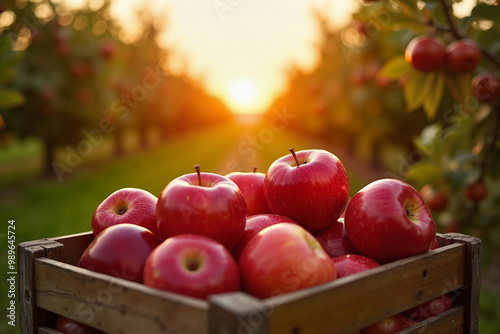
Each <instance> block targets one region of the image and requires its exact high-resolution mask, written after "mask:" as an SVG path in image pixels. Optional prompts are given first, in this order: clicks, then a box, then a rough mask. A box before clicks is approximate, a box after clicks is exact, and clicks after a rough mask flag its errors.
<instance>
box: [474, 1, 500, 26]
mask: <svg viewBox="0 0 500 334" xmlns="http://www.w3.org/2000/svg"><path fill="white" fill-rule="evenodd" d="M470 16H471V17H474V18H476V19H486V20H492V21H497V22H499V21H500V7H499V6H497V5H488V4H486V3H484V2H481V3H478V4H477V5H476V6H474V8H473V9H472V11H471V14H470Z"/></svg>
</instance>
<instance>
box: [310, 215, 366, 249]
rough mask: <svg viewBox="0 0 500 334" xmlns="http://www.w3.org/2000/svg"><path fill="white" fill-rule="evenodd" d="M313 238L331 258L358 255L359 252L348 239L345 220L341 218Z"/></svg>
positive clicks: (316, 233)
mask: <svg viewBox="0 0 500 334" xmlns="http://www.w3.org/2000/svg"><path fill="white" fill-rule="evenodd" d="M313 236H314V237H315V238H316V239H317V240H318V242H319V243H320V244H321V246H322V247H323V249H324V250H325V251H326V252H327V253H328V255H330V257H331V258H334V257H337V256H341V255H345V254H358V251H357V250H356V249H355V248H354V246H353V245H352V244H351V242H350V241H349V238H348V237H347V234H346V232H345V224H344V219H343V218H339V220H337V221H336V222H334V223H333V224H332V225H330V226H328V227H327V228H325V229H323V230H320V231H317V232H314V233H313Z"/></svg>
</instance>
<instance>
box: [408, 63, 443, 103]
mask: <svg viewBox="0 0 500 334" xmlns="http://www.w3.org/2000/svg"><path fill="white" fill-rule="evenodd" d="M435 75H436V74H435V73H434V72H429V73H427V72H420V71H417V70H413V69H412V71H411V72H410V73H409V74H408V80H407V81H406V84H405V87H404V91H403V93H404V98H405V102H406V108H407V110H408V111H412V110H416V109H418V108H419V107H421V106H422V104H423V103H424V100H425V99H426V97H427V96H428V95H429V92H430V88H431V86H432V82H433V81H434V76H435Z"/></svg>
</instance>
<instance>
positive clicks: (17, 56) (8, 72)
mask: <svg viewBox="0 0 500 334" xmlns="http://www.w3.org/2000/svg"><path fill="white" fill-rule="evenodd" d="M21 59H22V53H20V52H14V51H12V43H11V42H10V39H9V38H8V37H7V36H6V35H0V109H9V108H14V107H17V106H19V105H22V104H24V103H25V102H26V99H25V97H24V95H23V94H22V93H21V92H19V91H18V90H16V89H13V88H10V87H6V86H5V85H6V84H8V83H9V82H10V81H12V80H13V79H14V77H15V75H16V66H17V64H18V63H19V62H20V61H21ZM5 126H6V125H5V121H4V119H3V117H2V115H0V141H1V142H2V143H6V141H7V137H4V134H3V132H2V129H4V128H5Z"/></svg>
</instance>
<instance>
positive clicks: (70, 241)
mask: <svg viewBox="0 0 500 334" xmlns="http://www.w3.org/2000/svg"><path fill="white" fill-rule="evenodd" d="M52 240H54V241H56V242H59V243H60V244H62V245H63V246H64V261H63V262H64V263H68V264H73V265H77V264H78V261H79V260H80V257H81V256H82V254H83V252H84V251H85V249H87V247H88V245H89V244H90V243H91V242H92V240H94V234H93V233H92V231H90V232H83V233H77V234H71V235H66V236H62V237H57V238H53V239H52Z"/></svg>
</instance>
